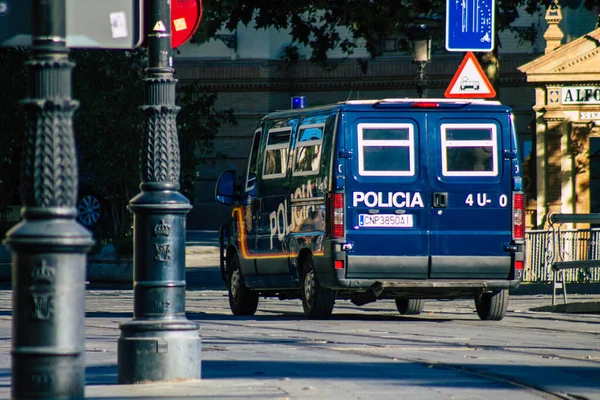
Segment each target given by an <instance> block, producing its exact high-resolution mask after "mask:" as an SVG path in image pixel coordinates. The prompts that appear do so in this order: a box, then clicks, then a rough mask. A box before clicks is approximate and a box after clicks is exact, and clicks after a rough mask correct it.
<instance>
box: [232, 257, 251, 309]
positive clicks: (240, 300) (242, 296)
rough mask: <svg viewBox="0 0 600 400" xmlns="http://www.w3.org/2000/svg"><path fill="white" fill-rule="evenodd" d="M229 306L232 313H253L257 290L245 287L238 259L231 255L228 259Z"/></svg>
mask: <svg viewBox="0 0 600 400" xmlns="http://www.w3.org/2000/svg"><path fill="white" fill-rule="evenodd" d="M228 269H229V288H228V289H229V290H228V292H229V308H230V309H231V312H232V313H233V315H243V316H250V315H254V313H255V312H256V309H257V308H258V292H253V291H251V290H250V289H248V288H247V287H246V284H245V283H244V277H243V276H242V273H241V271H240V260H239V259H238V256H237V255H233V256H232V257H231V259H230V260H229V268H228Z"/></svg>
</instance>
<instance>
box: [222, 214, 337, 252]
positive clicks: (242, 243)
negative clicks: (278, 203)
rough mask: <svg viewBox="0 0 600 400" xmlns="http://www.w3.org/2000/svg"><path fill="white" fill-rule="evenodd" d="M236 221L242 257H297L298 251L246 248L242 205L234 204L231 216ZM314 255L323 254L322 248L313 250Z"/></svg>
mask: <svg viewBox="0 0 600 400" xmlns="http://www.w3.org/2000/svg"><path fill="white" fill-rule="evenodd" d="M236 214H237V222H238V238H239V239H238V246H239V248H240V251H241V252H242V257H243V258H245V259H247V260H255V259H269V258H288V257H297V256H298V254H299V253H295V254H294V253H275V254H253V253H250V250H248V244H247V243H246V230H245V229H244V207H242V206H236V207H234V208H233V211H232V212H231V217H232V218H236ZM313 255H314V256H323V255H325V252H324V251H323V250H320V251H315V252H313Z"/></svg>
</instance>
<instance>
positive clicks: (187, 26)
mask: <svg viewBox="0 0 600 400" xmlns="http://www.w3.org/2000/svg"><path fill="white" fill-rule="evenodd" d="M201 19H202V0H171V24H172V26H171V47H172V48H176V47H179V46H181V45H182V44H184V43H185V42H187V41H188V40H190V38H191V37H192V36H193V35H194V33H196V31H197V30H198V27H199V26H200V20H201Z"/></svg>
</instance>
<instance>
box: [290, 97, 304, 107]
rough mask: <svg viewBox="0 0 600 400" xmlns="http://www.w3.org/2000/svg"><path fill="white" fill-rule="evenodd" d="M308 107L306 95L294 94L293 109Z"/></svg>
mask: <svg viewBox="0 0 600 400" xmlns="http://www.w3.org/2000/svg"><path fill="white" fill-rule="evenodd" d="M297 108H306V97H304V96H294V97H292V109H293V110H294V109H297Z"/></svg>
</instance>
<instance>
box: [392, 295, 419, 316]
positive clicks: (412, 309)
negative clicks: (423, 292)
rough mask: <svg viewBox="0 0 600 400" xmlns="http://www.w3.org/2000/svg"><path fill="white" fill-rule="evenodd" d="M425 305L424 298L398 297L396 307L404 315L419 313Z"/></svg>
mask: <svg viewBox="0 0 600 400" xmlns="http://www.w3.org/2000/svg"><path fill="white" fill-rule="evenodd" d="M424 306H425V300H423V299H396V308H397V309H398V312H399V313H400V314H402V315H419V314H421V311H423V307H424Z"/></svg>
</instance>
